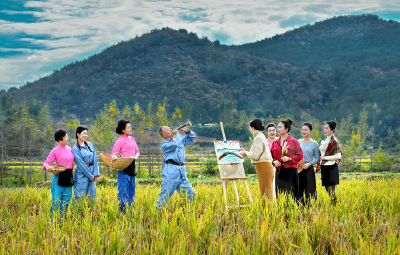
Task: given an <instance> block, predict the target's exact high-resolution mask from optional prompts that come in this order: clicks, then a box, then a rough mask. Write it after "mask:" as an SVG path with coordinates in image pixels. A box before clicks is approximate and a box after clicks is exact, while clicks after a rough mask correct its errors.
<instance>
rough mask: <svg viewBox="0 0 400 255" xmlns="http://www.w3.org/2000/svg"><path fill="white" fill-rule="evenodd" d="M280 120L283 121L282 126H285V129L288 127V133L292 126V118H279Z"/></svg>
mask: <svg viewBox="0 0 400 255" xmlns="http://www.w3.org/2000/svg"><path fill="white" fill-rule="evenodd" d="M281 122H282V123H283V126H284V127H285V129H288V131H287V132H288V133H289V132H290V128H291V127H292V124H293V120H291V119H287V120H281Z"/></svg>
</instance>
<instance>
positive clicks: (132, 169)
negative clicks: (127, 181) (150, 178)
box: [123, 160, 136, 176]
mask: <svg viewBox="0 0 400 255" xmlns="http://www.w3.org/2000/svg"><path fill="white" fill-rule="evenodd" d="M123 171H124V174H127V175H129V176H136V165H135V160H133V161H132V163H131V164H130V165H129V166H128V167H127V168H125V169H124V170H123Z"/></svg>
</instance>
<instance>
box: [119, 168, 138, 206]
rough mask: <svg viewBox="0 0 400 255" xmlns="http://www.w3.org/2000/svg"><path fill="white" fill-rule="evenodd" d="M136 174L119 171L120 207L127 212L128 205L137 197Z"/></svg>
mask: <svg viewBox="0 0 400 255" xmlns="http://www.w3.org/2000/svg"><path fill="white" fill-rule="evenodd" d="M135 189H136V186H135V176H129V175H127V174H124V172H123V171H118V201H119V209H120V210H121V212H123V213H124V212H125V210H126V206H127V205H128V206H130V205H131V204H132V202H133V198H134V197H135Z"/></svg>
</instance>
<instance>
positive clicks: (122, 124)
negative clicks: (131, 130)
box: [115, 120, 130, 135]
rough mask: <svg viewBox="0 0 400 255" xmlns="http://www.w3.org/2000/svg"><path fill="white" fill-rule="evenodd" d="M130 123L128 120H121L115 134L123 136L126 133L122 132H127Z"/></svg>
mask: <svg viewBox="0 0 400 255" xmlns="http://www.w3.org/2000/svg"><path fill="white" fill-rule="evenodd" d="M128 123H130V122H129V121H128V120H120V121H118V125H117V127H116V128H115V133H117V134H119V135H122V134H123V133H124V132H122V130H125V127H126V124H128Z"/></svg>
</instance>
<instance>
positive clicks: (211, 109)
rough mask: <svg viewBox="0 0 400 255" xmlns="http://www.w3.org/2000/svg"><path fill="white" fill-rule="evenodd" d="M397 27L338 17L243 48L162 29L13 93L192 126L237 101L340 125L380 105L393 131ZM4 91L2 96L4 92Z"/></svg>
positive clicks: (398, 109)
mask: <svg viewBox="0 0 400 255" xmlns="http://www.w3.org/2000/svg"><path fill="white" fill-rule="evenodd" d="M399 32H400V24H399V23H398V22H394V21H385V20H382V19H379V17H377V16H374V15H361V16H346V17H334V18H332V19H328V20H325V21H322V22H317V23H316V24H314V25H307V26H304V27H301V28H298V29H295V30H292V31H288V32H287V33H284V34H282V35H277V36H274V37H272V38H266V39H265V40H262V41H259V42H255V43H250V44H244V45H240V46H226V45H221V44H220V43H219V41H218V40H217V41H215V42H210V41H209V40H208V38H207V37H205V38H198V36H197V35H196V34H195V33H188V32H187V31H186V30H185V29H180V30H173V29H169V28H163V29H161V30H157V29H156V30H153V31H151V33H148V34H144V35H142V36H141V37H137V38H135V39H132V40H129V41H123V42H120V43H118V44H117V45H114V46H111V47H109V48H107V49H105V50H103V51H102V52H101V53H98V54H96V55H93V56H91V57H89V58H88V59H86V60H83V61H79V62H74V63H71V64H68V65H66V66H65V67H63V68H62V69H61V70H59V71H55V72H54V73H53V74H51V75H49V76H47V77H44V78H41V79H39V80H37V81H35V82H32V83H27V84H26V85H24V86H21V87H20V88H19V89H15V88H14V89H10V90H9V91H10V92H11V93H12V94H13V95H14V96H15V97H16V98H17V99H18V98H19V99H22V98H23V97H27V98H31V97H33V98H35V99H36V100H39V101H42V102H44V103H48V104H49V105H50V106H51V109H52V113H53V114H54V115H55V116H57V115H60V114H61V110H62V109H65V110H67V111H68V112H70V113H74V114H76V115H78V116H80V117H92V116H93V114H96V113H98V111H99V110H100V109H102V107H103V106H104V104H108V103H109V102H110V101H111V100H112V99H116V100H117V103H118V105H119V106H120V107H123V106H124V105H126V104H127V105H130V106H132V105H133V104H134V103H136V102H138V103H139V104H141V105H144V104H147V103H149V102H150V101H152V102H161V101H162V99H163V98H164V97H167V98H168V99H167V104H168V106H169V107H170V108H169V109H168V110H169V111H172V110H173V108H174V107H176V106H178V107H181V108H182V109H184V110H185V114H186V115H187V116H185V117H188V118H190V119H191V120H194V121H197V120H199V118H200V115H201V119H202V122H211V121H218V119H219V107H220V105H221V103H222V102H224V101H232V102H233V103H234V105H235V107H236V108H237V109H238V110H244V111H246V112H247V113H253V112H255V111H258V112H259V111H260V110H261V111H262V112H264V113H265V114H266V115H267V116H268V115H272V116H277V115H280V114H282V113H292V112H293V110H294V109H295V108H296V109H299V108H301V109H302V110H303V111H305V112H309V113H310V114H311V115H312V116H314V117H316V118H320V119H328V118H337V119H340V118H343V117H345V116H347V115H348V114H350V113H358V112H359V111H360V109H361V108H363V107H369V106H371V105H372V104H373V103H377V104H378V107H379V109H380V111H381V117H382V118H383V120H384V122H385V123H386V124H388V125H392V126H398V125H399V124H400V123H399V122H400V119H398V117H397V115H398V113H400V103H399V98H400V86H398V85H399V80H400V79H399V78H400V72H399V67H400V58H399V57H400V52H399V49H400V40H399V39H400V38H399V37H400V33H399ZM3 93H4V91H3Z"/></svg>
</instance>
